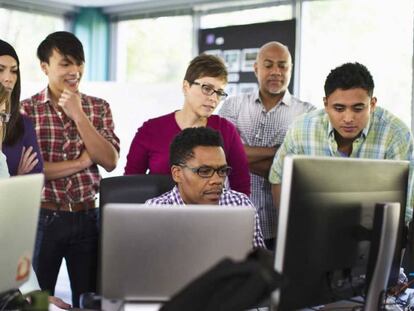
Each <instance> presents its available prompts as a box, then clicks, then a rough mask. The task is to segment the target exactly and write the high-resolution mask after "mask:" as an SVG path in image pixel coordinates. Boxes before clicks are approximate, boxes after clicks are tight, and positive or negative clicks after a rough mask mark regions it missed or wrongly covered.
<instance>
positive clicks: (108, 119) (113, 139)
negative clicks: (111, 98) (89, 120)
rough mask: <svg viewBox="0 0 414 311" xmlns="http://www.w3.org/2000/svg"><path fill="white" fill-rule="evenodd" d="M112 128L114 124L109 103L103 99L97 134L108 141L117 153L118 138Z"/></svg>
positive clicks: (118, 148) (118, 147)
mask: <svg viewBox="0 0 414 311" xmlns="http://www.w3.org/2000/svg"><path fill="white" fill-rule="evenodd" d="M114 129H115V125H114V121H113V117H112V112H111V109H110V107H109V104H108V103H107V102H106V101H103V109H102V112H101V126H100V127H99V128H98V129H97V130H98V132H99V134H101V135H102V137H103V138H105V139H106V140H107V141H109V142H110V143H111V144H112V145H113V146H114V147H115V149H116V150H117V151H118V153H119V150H120V146H119V138H118V137H117V136H116V135H115V131H114Z"/></svg>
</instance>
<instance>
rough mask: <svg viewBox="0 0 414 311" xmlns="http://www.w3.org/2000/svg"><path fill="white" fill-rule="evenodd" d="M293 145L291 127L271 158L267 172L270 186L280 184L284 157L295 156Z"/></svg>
mask: <svg viewBox="0 0 414 311" xmlns="http://www.w3.org/2000/svg"><path fill="white" fill-rule="evenodd" d="M294 143H295V139H294V128H293V127H292V128H290V129H289V130H288V132H287V133H286V137H285V139H284V140H283V143H282V145H280V147H279V149H278V150H277V152H276V154H275V157H274V158H273V163H272V166H271V167H270V172H269V182H270V183H271V184H281V183H282V173H283V161H284V160H285V157H286V155H288V154H295V151H294Z"/></svg>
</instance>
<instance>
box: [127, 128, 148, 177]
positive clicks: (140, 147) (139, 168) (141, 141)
mask: <svg viewBox="0 0 414 311" xmlns="http://www.w3.org/2000/svg"><path fill="white" fill-rule="evenodd" d="M147 127H148V124H147V122H145V123H144V124H143V125H142V126H141V127H140V128H139V129H138V130H137V133H136V134H135V137H134V139H133V140H132V142H131V146H130V148H129V152H128V155H127V163H126V166H125V170H124V175H134V174H145V173H146V171H147V169H148V168H149V151H148V148H147V147H146V145H145V141H146V140H147V138H148V130H147Z"/></svg>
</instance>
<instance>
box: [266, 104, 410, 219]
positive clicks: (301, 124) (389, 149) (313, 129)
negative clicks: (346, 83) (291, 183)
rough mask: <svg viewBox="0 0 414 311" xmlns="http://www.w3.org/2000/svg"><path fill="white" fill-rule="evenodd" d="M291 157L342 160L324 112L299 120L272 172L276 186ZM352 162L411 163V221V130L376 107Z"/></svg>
mask: <svg viewBox="0 0 414 311" xmlns="http://www.w3.org/2000/svg"><path fill="white" fill-rule="evenodd" d="M288 154H304V155H313V156H332V157H341V156H342V155H341V153H340V152H339V151H338V144H337V143H336V140H335V137H334V129H333V128H332V125H331V123H330V122H329V117H328V115H327V114H326V113H325V110H324V109H321V110H317V111H314V112H312V113H309V114H307V115H304V116H302V117H301V118H299V119H298V120H297V121H296V122H295V123H294V124H292V127H291V128H290V129H289V131H288V133H287V134H286V138H285V141H284V142H283V144H282V146H281V147H280V148H279V150H278V152H277V153H276V155H275V158H274V161H273V164H272V167H271V169H270V175H269V180H270V182H271V183H272V184H280V183H281V181H282V170H283V161H284V158H285V156H286V155H288ZM350 157H351V158H367V159H391V160H408V161H410V186H409V188H408V200H407V205H408V206H407V208H406V218H407V219H411V215H412V206H413V197H412V189H413V186H412V185H413V178H412V177H411V175H412V168H413V137H412V135H411V132H410V130H409V128H408V127H407V126H406V125H405V124H404V123H403V122H402V121H401V120H400V119H398V118H397V117H396V116H394V115H393V114H391V113H390V112H388V111H387V110H385V109H383V108H381V107H376V108H375V110H374V111H373V112H372V113H371V117H370V121H369V123H368V125H367V126H366V127H365V129H364V130H363V131H362V132H361V135H360V136H359V137H358V138H356V139H355V140H354V142H353V144H352V153H351V155H350Z"/></svg>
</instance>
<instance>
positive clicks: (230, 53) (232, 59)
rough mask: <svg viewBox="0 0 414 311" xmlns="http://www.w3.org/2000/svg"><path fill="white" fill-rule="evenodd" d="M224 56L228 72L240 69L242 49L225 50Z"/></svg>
mask: <svg viewBox="0 0 414 311" xmlns="http://www.w3.org/2000/svg"><path fill="white" fill-rule="evenodd" d="M223 57H224V63H225V64H226V66H227V70H228V72H238V71H240V50H225V51H224V52H223Z"/></svg>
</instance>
